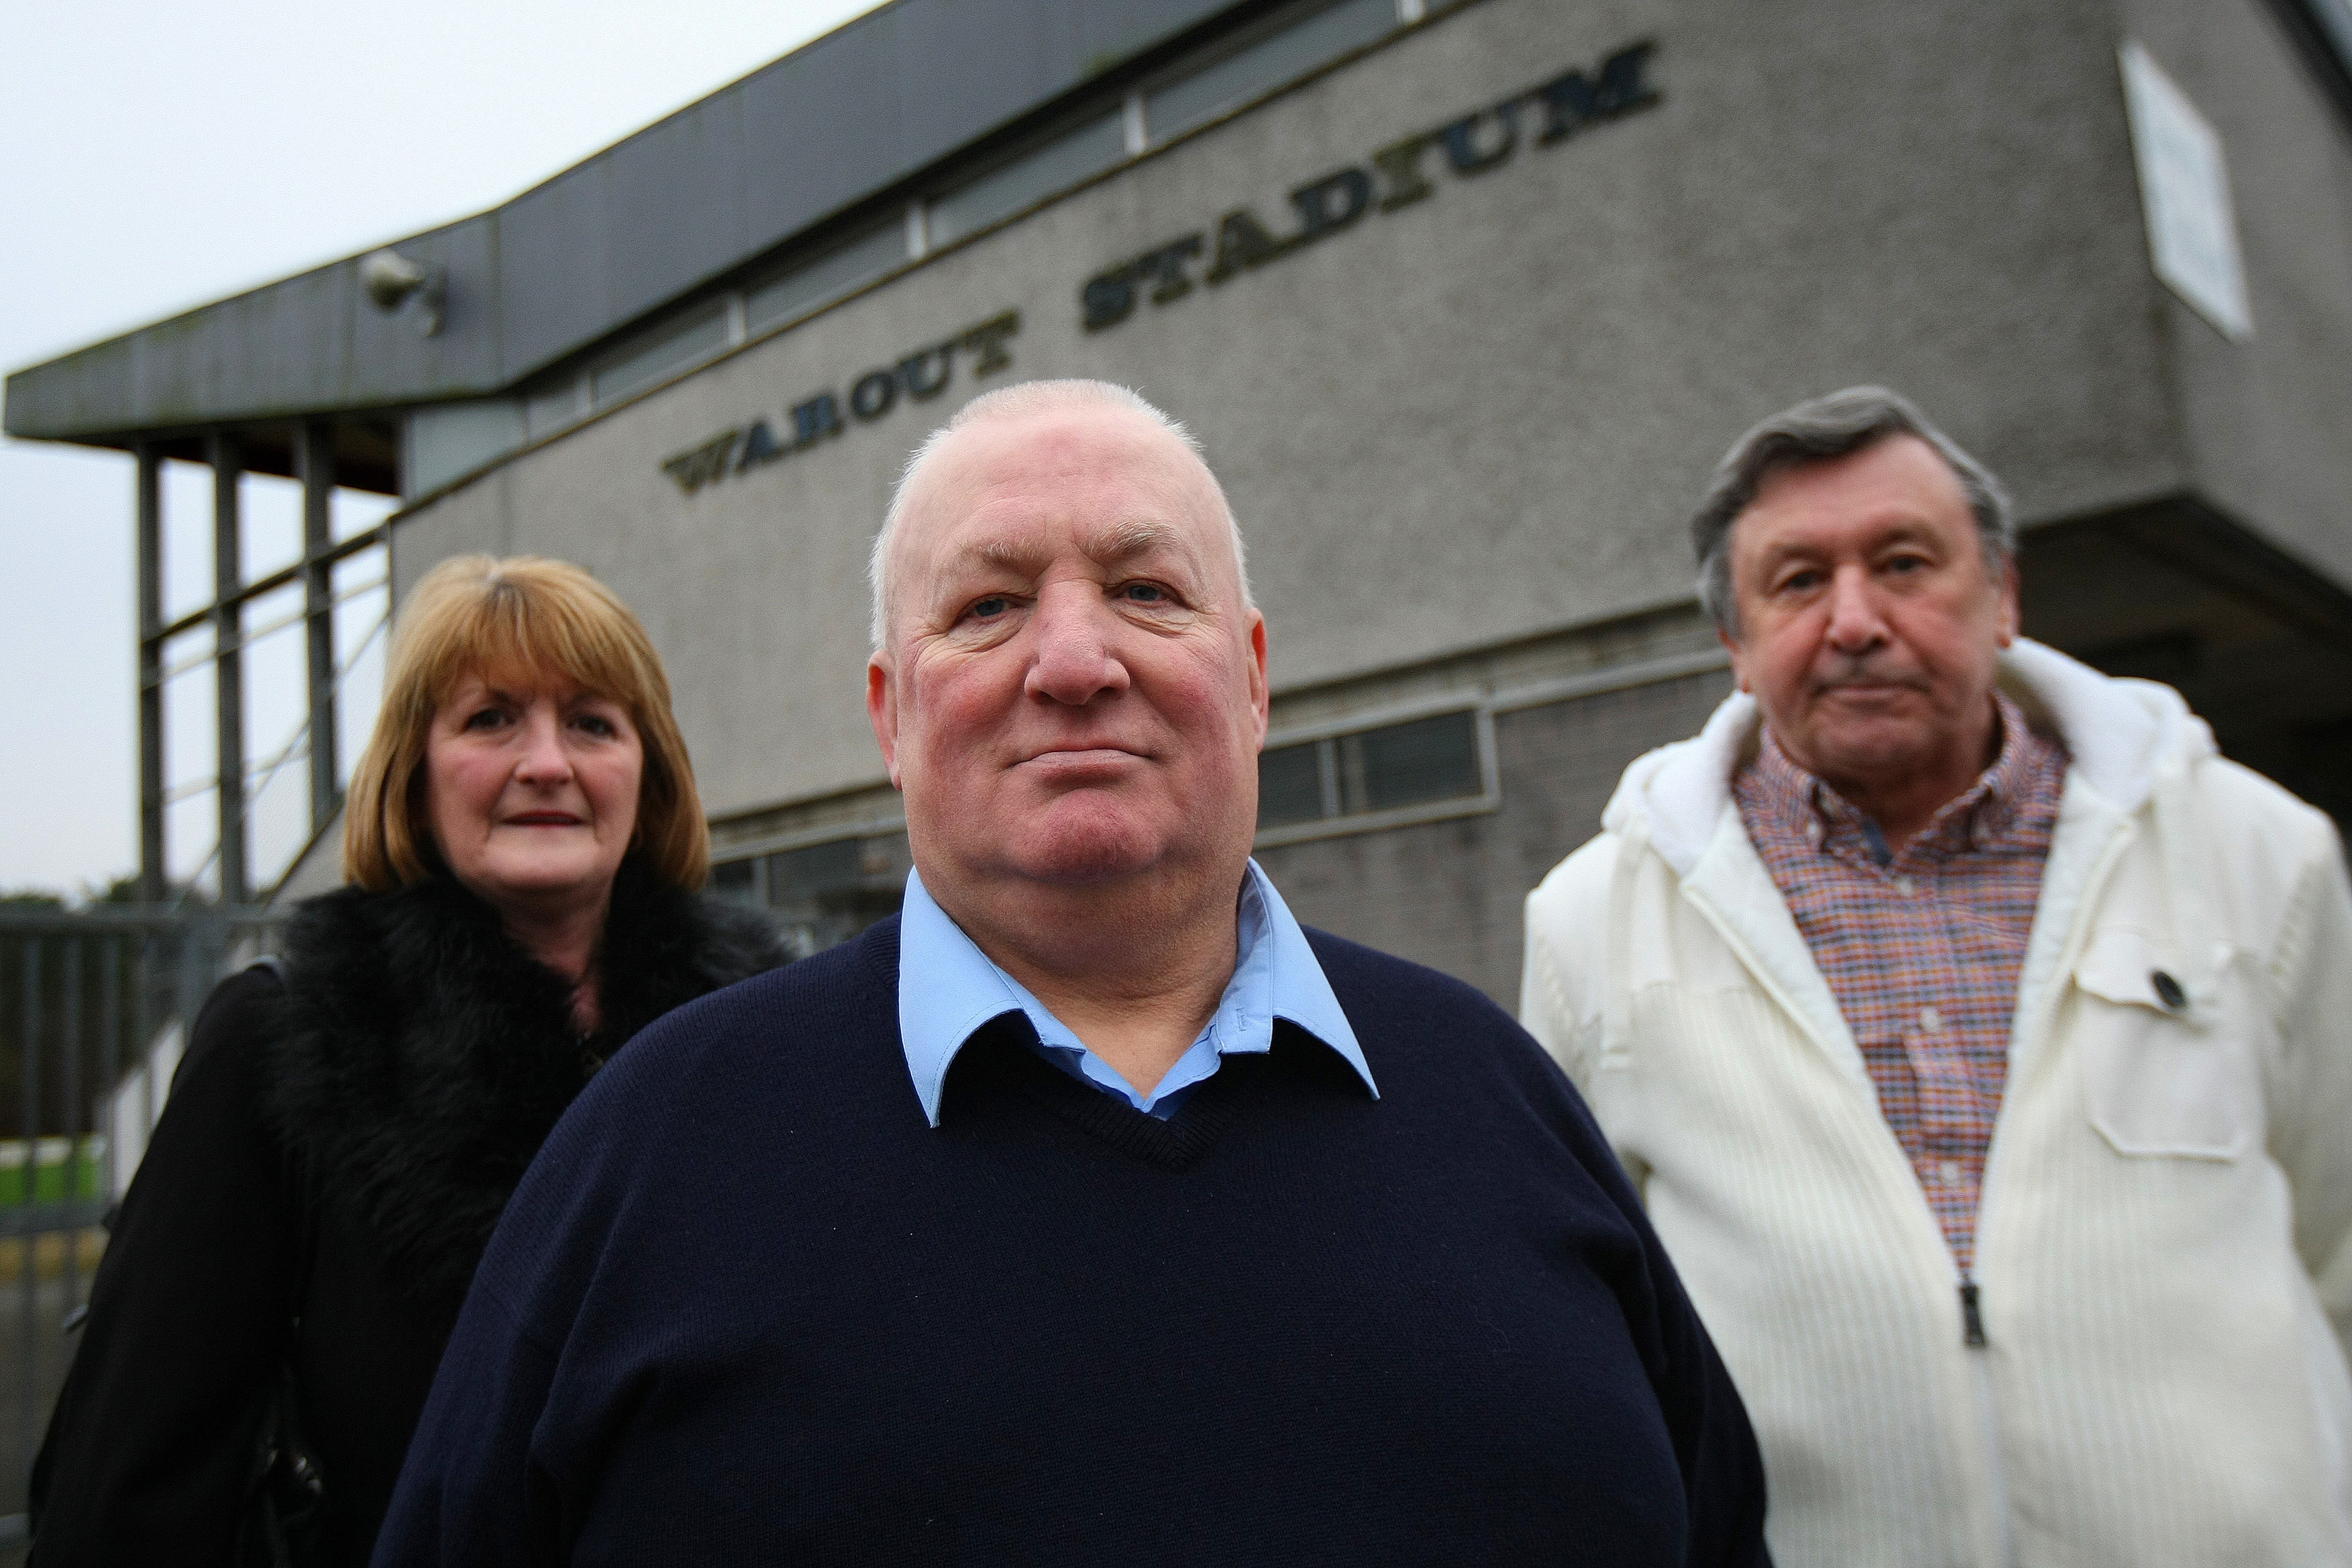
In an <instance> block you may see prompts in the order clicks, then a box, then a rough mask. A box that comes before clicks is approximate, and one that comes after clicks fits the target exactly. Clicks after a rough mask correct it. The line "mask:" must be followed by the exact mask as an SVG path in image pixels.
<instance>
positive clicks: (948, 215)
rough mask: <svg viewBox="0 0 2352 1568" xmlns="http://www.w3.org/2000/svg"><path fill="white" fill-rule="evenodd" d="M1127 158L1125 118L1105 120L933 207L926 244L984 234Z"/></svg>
mask: <svg viewBox="0 0 2352 1568" xmlns="http://www.w3.org/2000/svg"><path fill="white" fill-rule="evenodd" d="M1126 156H1127V124H1126V116H1125V115H1123V114H1120V113H1111V114H1106V115H1104V116H1103V117H1102V118H1101V119H1099V120H1096V121H1090V122H1088V123H1087V124H1085V125H1082V126H1080V127H1078V129H1076V131H1072V132H1067V133H1066V134H1064V135H1062V136H1059V137H1056V138H1055V140H1053V141H1051V142H1046V143H1045V145H1044V146H1043V147H1040V148H1037V149H1036V150H1035V151H1034V152H1032V153H1028V154H1026V155H1025V156H1024V157H1021V158H1017V159H1015V160H1013V162H1012V163H1007V164H1005V165H1004V166H1003V167H1002V168H999V169H996V170H994V171H992V173H989V174H982V176H981V177H980V178H978V179H976V180H973V181H971V183H970V184H964V185H961V186H958V187H957V188H956V189H954V190H952V191H950V192H949V193H948V194H947V195H943V196H940V197H939V198H938V199H936V200H935V201H933V202H932V203H931V205H930V220H929V221H930V236H931V244H932V245H933V246H941V245H946V244H949V243H950V242H951V241H953V240H958V239H961V238H962V237H964V236H965V235H967V234H971V233H973V232H974V231H976V230H979V229H982V228H986V227H987V226H989V225H990V224H992V223H994V222H995V221H996V220H997V219H999V218H1001V217H1009V216H1012V215H1013V214H1014V213H1016V212H1019V211H1020V210H1021V209H1022V208H1023V207H1025V206H1028V205H1031V204H1032V203H1034V202H1039V201H1043V200H1044V199H1045V197H1047V196H1049V195H1053V194H1054V193H1055V191H1059V190H1066V189H1067V188H1068V187H1069V186H1072V185H1075V184H1077V183H1078V182H1079V181H1080V180H1083V179H1085V178H1086V177H1087V175H1088V174H1094V173H1095V172H1096V171H1097V170H1100V169H1108V168H1109V167H1110V166H1111V165H1112V164H1113V163H1118V161H1119V160H1121V159H1122V158H1125V157H1126Z"/></svg>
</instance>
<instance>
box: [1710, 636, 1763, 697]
mask: <svg viewBox="0 0 2352 1568" xmlns="http://www.w3.org/2000/svg"><path fill="white" fill-rule="evenodd" d="M1715 640H1716V641H1717V642H1719V643H1721V644H1722V645H1723V651H1724V652H1726V653H1727V654H1729V655H1730V656H1731V673H1732V674H1733V675H1734V676H1736V677H1738V680H1739V689H1740V690H1742V691H1753V690H1755V688H1754V687H1753V686H1750V685H1749V684H1748V661H1747V659H1746V658H1743V657H1742V656H1741V654H1740V651H1739V639H1738V638H1737V637H1733V636H1732V635H1731V634H1730V633H1729V632H1727V631H1725V630H1724V629H1723V623H1722V622H1721V621H1717V623H1716V624H1715Z"/></svg>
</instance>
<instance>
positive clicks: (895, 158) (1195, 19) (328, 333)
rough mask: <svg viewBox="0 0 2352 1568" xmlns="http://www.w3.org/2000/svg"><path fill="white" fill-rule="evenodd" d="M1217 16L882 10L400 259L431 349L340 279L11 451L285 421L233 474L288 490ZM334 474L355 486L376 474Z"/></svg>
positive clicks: (209, 335)
mask: <svg viewBox="0 0 2352 1568" xmlns="http://www.w3.org/2000/svg"><path fill="white" fill-rule="evenodd" d="M1230 8H1233V0H892V3H891V4H888V5H884V6H882V7H881V8H880V9H878V10H876V11H873V12H870V13H868V14H867V15H866V16H862V17H859V18H858V19H857V20H856V21H854V22H851V23H848V24H846V25H845V26H842V27H840V28H837V29H835V31H834V32H832V33H829V34H827V35H825V36H824V37H822V38H819V39H817V40H816V41H815V42H814V43H811V44H808V45H805V46H804V47H801V48H799V49H796V50H794V51H793V53H791V54H789V55H786V56H785V57H784V58H782V59H780V60H778V61H776V62H775V63H774V64H772V65H770V66H766V67H763V68H761V69H760V70H757V71H755V72H753V73H752V74H751V75H750V76H748V77H745V78H744V79H742V80H740V81H738V82H736V83H734V84H733V85H731V86H729V87H725V88H722V89H719V91H717V92H715V93H713V94H711V95H710V96H709V98H706V99H704V100H701V101H700V102H698V103H695V104H692V105H690V106H688V108H686V109H683V110H679V111H678V112H677V113H676V114H673V115H671V116H669V117H668V118H667V119H666V120H662V121H658V122H656V123H655V124H653V125H651V126H648V127H647V128H646V129H645V130H643V131H640V132H637V133H636V134H635V135H634V136H631V137H629V138H628V139H626V140H625V141H623V142H618V143H616V144H615V145H614V146H612V147H609V148H607V149H606V150H604V152H602V153H597V154H596V155H595V156H594V157H592V158H590V159H588V160H586V161H585V162H584V163H579V164H576V165H574V166H573V167H572V168H570V169H567V170H565V171H564V172H563V173H562V174H558V175H556V176H555V177H554V178H552V179H551V180H549V181H547V182H546V183H545V184H541V185H538V186H536V187H534V188H532V189H530V190H529V191H526V192H524V193H523V194H522V195H519V196H517V197H515V198H514V199H513V200H511V201H509V202H507V203H505V204H504V205H500V206H498V207H495V208H493V209H491V210H490V211H488V212H486V213H482V214H480V215H478V216H474V217H469V218H464V219H461V220H459V221H457V222H456V223H452V224H448V225H446V226H442V227H439V228H434V229H428V230H426V231H425V232H424V233H422V234H417V235H412V236H410V237H407V238H405V239H402V240H397V241H395V242H394V245H393V247H392V248H394V249H396V250H397V251H398V252H399V253H400V254H401V255H402V256H404V257H406V258H409V259H411V260H413V261H415V262H417V263H420V264H422V265H423V266H424V267H425V268H428V269H436V268H437V269H438V271H439V278H440V281H441V284H442V288H443V290H444V297H443V300H442V301H441V309H442V317H443V320H442V323H441V326H440V330H439V331H436V332H435V333H433V334H432V335H429V336H428V335H425V334H424V333H423V332H421V331H419V330H418V329H419V316H418V312H417V310H415V307H414V305H413V304H412V306H410V307H408V308H404V309H401V310H396V311H390V312H387V311H385V310H380V309H377V308H376V307H374V306H373V305H371V304H370V303H369V301H368V300H367V296H366V294H365V291H364V287H363V284H362V272H361V258H358V257H352V258H346V259H344V260H341V261H337V262H333V263H331V264H329V265H327V266H324V267H320V268H314V269H312V270H310V271H308V272H303V273H299V274H297V275H296V276H294V277H291V278H288V279H282V280H280V281H278V282H275V283H270V284H266V285H264V286H263V287H261V288H258V289H252V290H250V291H248V292H247V293H244V294H239V295H236V296H235V297H233V298H231V299H227V300H220V301H218V302H216V303H215V304H211V305H206V306H204V307H201V308H200V309H197V310H191V311H189V312H187V313H186V314H184V315H181V316H175V317H173V318H172V319H170V320H168V321H159V322H157V323H155V324H154V325H152V326H149V327H142V328H141V329H139V330H138V331H133V332H130V333H126V334H125V335H123V336H121V337H119V338H114V339H111V340H110V341H108V342H101V343H98V344H95V345H93V346H91V347H89V348H86V349H82V350H79V351H78V352H77V353H70V354H67V355H65V356H63V357H61V358H58V359H55V360H51V361H49V362H48V363H45V364H40V365H36V366H33V367H32V368H30V369H27V370H22V371H19V372H17V373H16V374H13V375H11V376H10V377H9V378H8V382H7V404H6V414H5V427H6V430H7V433H8V434H9V435H12V436H18V437H30V438H34V439H44V440H59V441H73V442H79V443H81V444H84V445H91V446H106V447H125V446H128V445H130V444H131V440H132V438H133V437H151V438H152V437H163V438H166V439H168V438H170V437H173V436H174V435H176V434H178V433H185V434H186V437H187V438H188V446H189V455H191V456H194V454H195V453H196V451H197V450H199V449H200V444H199V443H198V442H197V441H196V439H195V437H197V435H198V434H199V433H200V432H202V431H203V430H204V429H205V428H206V427H208V426H219V425H222V424H228V423H236V424H239V425H244V426H252V425H253V424H255V423H257V422H275V421H281V420H282V421H285V422H287V426H288V435H289V439H288V440H287V442H286V443H285V445H284V447H283V448H282V451H283V454H284V456H283V457H282V458H280V456H279V452H278V450H271V449H270V448H269V447H268V444H264V446H263V447H262V448H261V449H259V450H255V451H252V452H251V453H250V454H249V455H248V458H247V467H248V468H252V469H256V470H259V471H281V472H290V471H291V469H292V467H293V464H292V461H291V458H292V447H293V442H292V440H291V439H290V436H291V426H292V425H293V424H294V423H295V422H297V421H299V419H300V418H302V417H303V416H314V417H315V416H320V415H331V414H335V413H341V412H346V411H357V410H365V409H392V408H398V407H403V406H406V405H413V404H417V403H426V402H434V401H438V400H442V399H446V398H456V397H467V396H478V395H486V394H489V393H494V392H498V391H501V390H503V389H505V388H507V387H509V386H511V385H512V384H515V383H516V382H517V381H519V380H520V379H521V378H522V377H524V376H527V375H529V374H531V373H532V372H533V371H536V370H539V369H541V368H542V367H544V366H546V365H548V364H550V363H553V362H554V361H556V360H559V359H561V358H562V357H563V356H565V355H566V354H569V353H573V352H575V351H577V350H579V349H582V348H584V347H586V346H587V345H589V344H590V343H593V342H596V341H597V340H599V339H601V338H603V337H604V336H606V335H607V334H609V333H611V332H612V331H614V330H615V329H617V328H619V327H621V326H623V325H625V324H626V323H628V322H630V321H635V320H636V319H638V318H640V317H643V316H645V315H646V313H647V312H649V311H652V310H656V309H657V308H659V307H660V306H662V305H663V304H665V303H667V302H668V301H670V300H675V299H677V297H678V296H680V295H682V294H684V293H686V292H688V290H690V289H694V288H696V287H697V286H698V285H701V284H703V283H707V282H709V280H711V279H714V278H717V277H718V276H719V275H721V274H723V273H725V272H727V271H729V270H730V268H736V267H739V266H740V265H742V264H743V263H745V262H747V261H749V260H751V259H752V258H756V257H758V256H760V255H761V254H762V253H764V252H766V251H768V250H770V249H772V248H773V247H776V246H777V245H778V244H780V243H781V242H782V241H784V240H786V239H789V238H790V237H793V236H794V235H796V234H799V233H801V232H803V231H804V230H806V229H808V228H809V227H810V226H812V225H814V224H817V223H819V222H822V221H823V220H824V219H825V218H827V217H830V216H835V215H837V214H840V213H843V212H845V211H846V210H847V209H849V208H851V207H853V206H855V205H857V204H858V203H860V202H861V201H864V200H866V199H867V198H869V197H873V196H876V195H879V194H880V193H883V192H885V191H887V189H888V188H889V187H891V186H892V185H894V184H898V183H899V182H900V181H902V180H904V179H906V178H907V177H908V176H909V175H911V174H916V173H917V172H919V171H920V170H922V169H924V168H925V167H927V166H928V165H930V164H932V163H936V162H938V161H939V160H940V158H942V157H944V156H946V155H947V154H950V153H953V152H955V151H956V150H958V149H959V148H961V147H963V146H966V145H967V144H969V143H971V142H973V141H975V140H976V139H978V138H981V137H982V136H985V135H987V134H988V133H990V132H992V131H996V130H999V129H1002V128H1003V127H1005V126H1007V125H1009V124H1011V123H1012V122H1013V121H1017V120H1020V119H1021V118H1023V117H1024V115H1027V114H1029V113H1030V112H1032V111H1034V110H1038V109H1040V108H1042V107H1044V106H1045V105H1047V104H1049V103H1051V102H1052V101H1053V100H1055V99H1057V98H1059V97H1061V96H1062V95H1063V94H1065V93H1066V92H1068V91H1070V90H1071V89H1074V88H1077V87H1080V86H1082V85H1084V84H1085V83H1087V81H1089V80H1091V79H1095V78H1097V77H1098V76H1100V75H1101V74H1102V73H1104V72H1105V71H1107V70H1108V69H1110V68H1113V67H1115V66H1117V65H1118V64H1119V63H1121V62H1122V61H1125V60H1128V59H1129V58H1132V57H1134V56H1135V55H1136V54H1138V53H1139V52H1140V51H1142V50H1144V49H1147V48H1150V47H1152V46H1153V45H1156V44H1160V43H1162V42H1165V41H1167V40H1169V39H1171V38H1172V37H1175V36H1176V35H1178V34H1180V33H1181V32H1183V31H1185V30H1186V29H1188V28H1190V27H1192V26H1195V25H1196V24H1199V23H1201V22H1202V21H1204V20H1206V19H1207V18H1209V17H1211V16H1214V15H1216V14H1217V13H1219V12H1222V11H1224V10H1227V9H1230ZM389 434H390V433H389V431H387V432H386V435H387V436H389ZM366 444H367V443H364V442H359V443H354V445H355V447H357V446H363V445H366ZM388 445H389V443H387V446H388ZM173 455H176V454H173ZM338 457H339V459H340V460H341V462H342V463H343V464H344V471H345V475H346V479H345V482H347V483H350V482H354V481H357V482H362V483H365V482H367V481H366V479H362V474H363V473H364V474H366V475H367V478H368V479H374V478H376V477H377V476H376V475H374V474H373V473H370V472H368V470H370V469H372V468H374V467H375V466H376V464H377V463H381V462H383V457H381V456H380V455H379V454H377V453H374V452H371V451H362V450H359V449H354V450H352V451H351V452H349V453H347V454H346V453H339V454H338ZM371 459H374V461H373V462H372V461H371ZM281 461H282V462H283V464H284V467H283V468H279V466H278V464H279V462H281ZM386 467H387V469H388V465H386ZM389 479H390V475H389V473H388V471H387V472H386V473H385V474H384V475H383V480H385V481H386V482H384V483H383V488H384V489H391V488H393V487H392V485H391V484H390V483H389V482H388V481H389ZM371 488H374V487H373V486H371Z"/></svg>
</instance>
